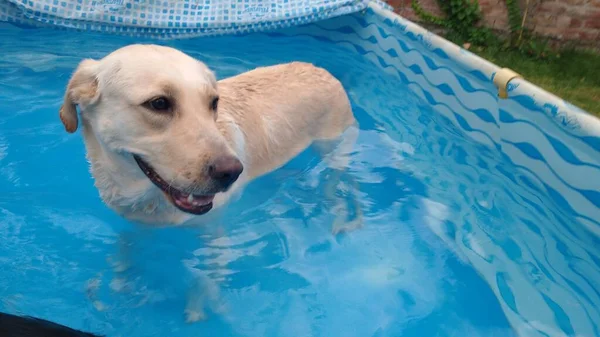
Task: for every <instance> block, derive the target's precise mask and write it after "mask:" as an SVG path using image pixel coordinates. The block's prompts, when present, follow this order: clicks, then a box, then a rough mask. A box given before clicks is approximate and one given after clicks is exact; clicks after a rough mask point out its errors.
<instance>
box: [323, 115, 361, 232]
mask: <svg viewBox="0 0 600 337" xmlns="http://www.w3.org/2000/svg"><path fill="white" fill-rule="evenodd" d="M357 138H358V127H357V126H356V125H353V126H351V127H349V128H348V129H346V131H344V133H342V135H341V136H340V137H339V138H338V139H332V140H319V141H316V142H315V143H314V148H315V149H316V151H317V152H318V153H319V155H320V156H321V158H322V159H323V161H324V162H325V164H326V165H327V167H329V168H330V169H331V175H330V176H329V177H328V178H327V179H326V181H325V197H326V198H327V199H328V200H331V201H333V202H334V204H335V205H334V207H333V209H332V212H333V213H334V214H335V219H334V221H333V224H332V227H331V232H332V234H333V235H337V234H339V233H342V232H350V231H353V230H356V229H359V228H361V227H362V226H363V221H362V209H361V205H360V203H359V202H358V199H357V197H356V192H357V191H358V190H359V188H358V183H357V182H356V180H355V179H354V177H353V176H352V174H351V173H350V172H349V171H348V165H349V164H350V156H351V153H352V150H353V147H354V144H355V143H356V140H357ZM342 178H344V179H342ZM343 180H347V181H348V183H349V185H350V186H349V188H348V189H349V191H348V192H349V194H350V198H351V201H350V203H351V205H352V206H353V207H354V210H355V216H354V217H353V219H352V220H348V214H349V212H348V208H349V206H350V205H349V204H348V202H347V201H346V200H344V198H341V197H338V196H337V195H336V192H337V190H338V188H339V187H340V186H341V183H342V181H343Z"/></svg>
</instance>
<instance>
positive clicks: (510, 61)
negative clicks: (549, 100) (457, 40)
mask: <svg viewBox="0 0 600 337" xmlns="http://www.w3.org/2000/svg"><path fill="white" fill-rule="evenodd" d="M472 51H473V52H474V53H476V54H478V55H479V56H481V57H483V58H485V59H487V60H489V61H490V62H492V63H495V64H497V65H498V66H500V67H506V68H510V69H512V70H514V71H516V72H517V73H519V74H521V75H522V76H523V77H524V78H525V79H526V80H527V81H529V82H531V83H533V84H535V85H537V86H539V87H541V88H543V89H544V90H546V91H548V92H551V93H553V94H554V95H556V96H558V97H561V98H563V99H565V100H567V101H568V102H570V103H572V104H574V105H576V106H578V107H580V108H582V109H584V110H586V111H588V112H590V113H592V114H594V115H596V116H599V117H600V53H594V52H590V51H578V50H568V51H562V52H560V54H559V55H558V57H556V56H554V57H552V58H549V59H534V58H531V57H527V56H525V55H523V54H522V53H520V52H518V51H510V50H508V51H507V50H495V48H494V49H493V48H488V49H483V48H477V47H475V48H473V49H472Z"/></svg>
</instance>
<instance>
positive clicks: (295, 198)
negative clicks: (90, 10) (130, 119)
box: [0, 28, 600, 337]
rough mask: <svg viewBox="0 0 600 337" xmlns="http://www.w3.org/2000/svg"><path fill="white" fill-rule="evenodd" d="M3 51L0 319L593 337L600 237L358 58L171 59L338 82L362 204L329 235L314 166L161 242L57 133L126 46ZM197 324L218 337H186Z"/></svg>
mask: <svg viewBox="0 0 600 337" xmlns="http://www.w3.org/2000/svg"><path fill="white" fill-rule="evenodd" d="M0 37H1V38H0V48H1V49H2V50H3V53H2V55H0V88H1V90H0V190H1V191H2V194H0V224H1V226H0V263H1V266H2V270H3V277H2V278H0V295H1V296H0V297H1V298H2V302H0V307H1V308H0V309H2V310H5V311H11V312H12V311H17V312H23V313H27V314H31V315H36V316H41V317H45V318H48V319H51V320H54V321H58V322H60V323H62V324H66V325H70V326H73V327H76V328H80V329H85V330H92V331H98V332H102V333H105V334H107V335H111V336H196V335H198V334H202V335H205V334H206V335H219V336H289V335H294V336H377V337H379V336H400V335H401V336H486V337H490V336H507V337H509V336H513V335H514V332H513V330H512V329H511V326H510V325H509V323H508V322H509V320H507V317H508V319H510V322H511V323H513V324H515V323H514V322H518V324H517V325H516V326H515V328H516V329H517V332H520V333H523V336H538V335H544V334H546V335H549V336H555V335H557V334H556V331H564V332H565V333H570V335H575V334H577V335H578V336H586V337H587V336H598V335H599V334H598V332H597V327H596V324H595V323H594V322H598V321H600V319H599V318H600V317H599V313H598V309H597V308H598V307H599V306H598V304H599V303H600V298H599V296H600V294H599V293H598V291H597V289H600V287H599V286H600V284H599V281H600V273H599V272H598V270H600V269H599V268H598V267H599V266H600V258H598V250H597V249H595V247H596V245H597V243H598V240H597V238H596V237H594V236H591V235H589V233H588V232H587V231H586V230H585V229H584V228H583V227H581V226H578V225H577V224H574V223H573V220H572V219H570V218H569V217H567V216H565V214H563V213H562V211H561V210H560V209H558V208H556V207H555V206H554V205H553V204H552V203H551V201H550V200H549V199H548V198H546V196H545V195H544V194H542V193H540V190H539V185H540V183H539V182H538V181H536V180H535V177H532V176H530V175H528V174H526V173H523V172H520V171H517V170H515V168H514V167H512V166H511V164H510V162H508V161H507V160H506V158H504V157H502V156H501V155H499V154H498V153H495V152H492V151H491V150H489V149H487V148H485V147H483V146H480V145H477V144H476V143H474V142H472V141H470V140H469V139H468V138H465V137H464V136H463V135H462V133H461V132H460V131H459V130H458V129H456V128H455V127H454V126H453V125H452V124H451V123H450V122H449V121H448V120H447V119H445V118H443V117H441V116H440V115H438V114H436V113H435V112H434V111H433V110H432V109H431V107H429V106H428V105H425V104H424V103H423V102H422V101H421V100H420V99H419V98H417V97H416V96H415V95H413V94H412V93H411V92H410V91H408V88H406V87H405V86H403V85H402V84H401V83H399V82H398V81H397V80H396V79H394V78H392V77H390V76H387V75H385V74H382V73H381V72H380V71H379V70H378V69H377V68H375V67H374V66H373V65H371V64H370V63H369V62H368V61H366V60H364V59H363V58H362V57H361V56H358V55H354V54H351V53H347V52H345V51H341V50H340V49H338V48H337V47H334V46H332V45H329V44H324V43H320V42H316V41H313V40H311V39H308V38H305V37H295V38H289V39H275V40H268V39H267V37H265V36H256V37H247V38H244V39H243V40H240V39H237V38H219V39H209V40H206V41H205V40H203V41H202V43H199V42H198V40H186V41H177V42H170V44H171V45H173V46H175V47H178V48H182V49H184V50H185V51H188V52H189V53H190V54H192V55H193V56H195V57H197V58H199V59H201V60H203V61H205V62H206V63H207V64H208V65H209V66H211V67H212V68H213V69H215V71H216V73H217V75H218V77H219V78H223V77H227V76H232V75H235V74H237V73H240V72H243V71H246V70H249V69H252V68H254V67H256V66H259V65H269V64H275V63H279V62H286V61H291V60H304V61H311V62H314V63H316V64H317V65H319V66H324V67H326V68H328V69H329V70H330V71H331V72H332V73H334V75H335V76H337V77H338V78H339V79H340V80H341V81H342V82H343V84H344V85H345V86H346V87H347V88H348V90H349V94H350V97H351V100H352V102H353V105H354V109H355V113H356V115H357V118H358V120H359V123H360V128H361V132H360V135H359V139H358V143H357V144H356V146H355V149H354V153H353V154H352V162H351V165H350V167H349V171H350V172H351V174H352V177H353V178H354V179H355V180H356V181H357V188H352V187H351V186H352V185H351V184H350V183H349V181H344V182H343V184H342V186H340V188H339V191H338V192H339V195H341V196H344V197H347V196H350V195H351V194H354V195H355V196H356V197H357V199H358V201H359V203H360V205H361V208H362V212H363V227H362V228H360V229H357V230H354V231H351V232H348V233H341V234H339V235H332V234H331V225H332V223H333V221H334V219H335V217H336V212H335V210H334V209H332V204H331V203H329V202H328V200H327V198H326V197H325V189H324V187H325V181H326V180H327V177H328V176H329V174H330V173H331V172H330V171H329V170H328V169H327V168H326V167H325V166H324V165H323V164H322V163H320V162H319V161H318V159H317V157H316V156H315V154H314V153H313V152H312V150H310V149H309V150H307V151H305V152H304V153H302V154H301V155H299V156H298V157H297V158H295V159H294V160H293V161H292V162H290V163H288V164H287V165H286V166H285V167H283V168H282V169H280V170H278V171H276V172H273V173H272V174H270V175H268V176H265V177H262V178H260V179H258V180H257V181H255V182H253V183H252V184H250V185H249V186H248V188H247V189H246V190H245V192H244V193H243V195H242V196H241V199H240V200H239V201H238V202H236V203H235V204H232V205H230V206H229V207H228V208H227V209H225V210H224V211H223V212H221V213H222V217H215V219H214V223H212V224H211V225H210V226H206V227H203V228H176V229H156V230H154V229H145V228H139V227H137V226H135V225H133V224H130V223H127V222H125V221H124V220H123V219H121V218H119V217H118V216H116V215H115V214H113V213H112V212H111V211H109V210H108V209H107V208H106V207H105V206H104V205H103V204H102V203H101V201H100V199H99V197H98V195H97V191H96V190H95V189H94V187H93V183H92V181H91V178H90V176H89V173H88V169H87V163H86V161H85V157H84V148H83V144H82V142H81V139H80V136H79V135H75V136H72V135H67V134H65V133H64V131H63V129H62V126H61V125H60V122H59V120H58V118H57V111H58V107H59V106H60V103H61V102H60V99H61V97H62V93H63V89H64V85H65V84H66V82H67V80H68V77H69V76H70V74H71V72H72V70H73V69H74V67H75V66H76V64H77V62H78V61H79V60H80V59H81V58H83V57H101V56H103V55H104V54H105V53H107V52H109V51H111V50H113V49H115V48H117V47H119V46H122V45H124V44H126V43H129V42H131V41H130V40H127V39H124V38H117V37H102V38H99V37H97V36H94V37H90V36H89V35H87V34H68V35H64V34H63V33H61V32H50V31H38V30H18V29H15V28H10V29H5V30H2V31H0ZM42 39H45V40H46V41H47V42H48V43H50V45H51V46H52V48H48V47H44V46H42V44H40V43H39V41H41V40H42ZM207 41H210V43H208V42H207ZM24 51H26V52H24ZM190 298H191V299H193V301H191V302H190V301H188V300H189V299H190ZM186 306H188V309H190V307H189V306H191V309H190V310H196V313H197V314H198V315H200V316H201V315H203V314H204V315H206V320H205V321H203V322H200V323H197V324H194V325H186V324H185V323H184V310H185V308H186ZM571 332H572V333H571Z"/></svg>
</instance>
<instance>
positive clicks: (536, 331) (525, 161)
mask: <svg viewBox="0 0 600 337" xmlns="http://www.w3.org/2000/svg"><path fill="white" fill-rule="evenodd" d="M179 3H180V4H181V5H182V6H185V5H186V4H187V5H189V4H194V3H197V2H193V1H182V2H179ZM229 3H234V2H228V4H229ZM285 3H286V4H287V3H289V2H287V1H286V2H285ZM302 3H303V5H302V6H300V7H299V10H298V11H296V10H295V9H293V8H292V7H293V6H292V5H290V6H291V7H289V8H287V9H288V10H289V11H288V12H286V14H284V15H282V16H280V17H268V16H261V15H262V14H261V10H260V8H259V10H253V11H246V12H244V13H242V14H241V15H242V17H241V19H240V17H238V23H237V24H233V25H232V24H230V23H229V24H225V23H223V22H220V21H218V20H216V21H214V20H213V21H211V23H210V24H206V25H205V24H204V23H203V21H202V20H200V21H198V20H199V19H198V18H194V20H196V21H194V22H193V25H192V23H191V22H189V25H190V26H193V27H192V28H190V27H186V26H185V25H186V24H187V23H186V21H185V18H183V19H182V18H180V17H178V16H177V17H175V18H174V19H173V20H170V19H169V18H170V16H171V13H169V11H167V12H165V13H163V12H162V10H161V11H158V12H155V11H149V12H148V13H143V11H142V13H140V11H139V10H138V12H136V13H134V14H135V17H137V18H141V17H144V18H145V17H148V16H150V17H151V15H152V14H154V15H155V19H156V18H157V17H158V18H159V19H160V20H154V21H152V22H141V21H140V22H138V21H134V20H137V19H135V18H134V16H133V14H131V13H130V14H127V11H128V10H131V8H130V7H128V6H129V2H126V1H123V0H115V1H112V0H100V1H82V0H77V1H68V2H63V1H48V2H47V4H49V5H47V4H46V2H43V1H42V2H36V3H33V2H31V1H12V0H11V1H7V0H0V21H8V22H12V23H15V24H19V25H29V26H36V27H48V26H52V27H55V28H60V29H79V30H93V31H101V32H108V33H115V34H127V35H134V36H143V37H156V38H161V39H165V38H167V39H168V38H181V37H189V36H200V35H205V36H210V35H221V34H233V33H235V34H245V33H250V32H260V31H267V30H270V31H271V32H272V33H271V34H272V36H276V35H278V34H279V35H282V36H283V35H309V36H312V37H315V38H318V39H322V40H326V41H329V42H331V43H335V44H337V45H340V46H343V47H346V48H348V49H349V51H351V52H356V53H359V54H361V55H363V56H364V57H365V58H367V59H369V60H370V61H372V62H373V63H374V64H375V65H377V66H378V67H380V68H381V69H383V70H384V71H385V72H387V73H389V74H390V75H392V76H394V77H396V78H398V80H399V83H402V85H405V86H408V87H409V88H411V90H412V91H413V92H414V93H415V94H416V95H417V96H418V97H420V98H421V99H422V100H423V102H426V103H427V104H429V105H431V106H432V107H434V109H435V110H436V111H437V112H439V113H440V114H442V115H444V116H445V117H447V118H448V119H449V120H450V121H452V122H453V123H454V124H455V125H456V126H457V127H458V128H460V130H462V131H463V132H464V133H465V134H466V135H467V136H468V137H470V138H471V139H473V140H474V141H476V142H479V143H481V144H484V145H486V146H488V147H489V148H490V149H492V150H494V151H495V153H497V155H498V156H503V157H505V158H507V159H508V160H510V161H511V162H512V163H513V164H514V165H515V166H516V167H518V169H519V170H520V171H521V177H527V178H526V179H523V178H519V177H513V176H509V177H508V178H509V179H510V180H511V181H512V182H514V183H515V184H519V185H526V186H527V187H528V188H530V189H531V190H532V191H535V192H536V193H538V194H543V195H544V196H546V197H547V199H548V200H550V202H551V203H552V206H553V208H556V209H557V210H559V211H560V212H562V213H563V214H567V215H568V217H569V218H570V219H571V220H572V223H571V224H568V225H569V226H577V227H580V228H582V230H584V231H587V232H588V233H589V235H590V236H597V235H598V234H600V222H599V219H600V121H599V120H598V119H596V118H595V117H593V116H591V115H590V114H589V113H587V112H585V111H582V110H580V109H579V108H577V107H575V106H573V105H571V104H569V103H568V102H566V101H564V100H562V99H560V98H559V97H556V96H554V95H552V94H550V93H548V92H546V91H544V90H542V89H540V88H538V87H536V86H535V85H533V84H531V83H529V82H527V81H526V80H523V79H518V78H517V79H514V80H512V81H510V82H509V83H508V98H506V99H501V98H499V97H498V88H497V87H496V86H495V85H494V83H493V79H494V76H495V75H496V74H497V73H498V72H499V71H500V68H499V67H497V66H496V65H494V64H492V63H489V62H487V61H485V60H483V59H481V58H479V57H477V56H476V55H474V54H472V53H470V52H469V51H467V50H465V49H463V48H461V47H459V46H457V45H455V44H452V43H450V42H448V41H446V40H444V39H443V38H441V37H439V36H437V35H435V34H433V33H431V32H429V31H427V30H425V29H423V28H422V27H420V26H418V25H417V24H414V23H412V22H410V21H408V20H405V19H403V18H402V17H400V16H398V15H396V14H395V13H393V12H392V11H391V10H390V8H389V7H388V6H386V5H385V4H384V3H382V2H379V1H377V2H369V1H341V0H340V1H323V2H321V1H314V2H313V3H314V4H315V5H314V6H313V7H310V6H309V7H305V5H306V4H305V2H302ZM309 3H310V1H309ZM78 6H83V7H85V8H84V9H85V10H81V9H77V8H78ZM86 6H87V7H86ZM194 6H196V7H194V8H196V9H198V8H199V6H198V5H194ZM286 6H287V5H286ZM303 6H304V7H303ZM63 7H64V8H66V9H67V10H65V11H63V12H61V8H63ZM64 8H63V9H64ZM155 9H156V8H155ZM163 10H164V9H163ZM180 10H181V11H182V13H186V9H185V7H183V8H181V9H180ZM190 10H191V7H190ZM98 11H100V12H102V13H103V14H101V15H99V14H98ZM59 14H60V15H59ZM120 14H123V15H120ZM188 14H189V13H188ZM238 14H239V12H238ZM86 15H91V16H94V18H95V20H92V21H85V17H86ZM190 15H191V14H190ZM192 16H193V15H192ZM204 17H207V16H206V15H205V16H204ZM208 18H209V21H210V16H208ZM267 18H268V19H269V20H270V21H268V22H267V21H265V20H266V19H267ZM127 20H129V21H127ZM373 99H377V96H376V95H374V97H373ZM481 184H484V182H482V183H481ZM484 187H485V186H484ZM434 230H435V232H436V233H437V234H438V235H440V236H441V237H442V239H443V240H444V241H445V242H447V243H449V244H450V245H454V249H455V250H457V251H459V252H460V253H461V255H462V256H463V258H464V259H466V260H468V261H465V262H467V263H469V264H470V265H472V266H473V267H474V268H475V269H476V270H477V271H478V272H479V273H480V274H481V275H482V277H483V278H484V279H485V280H486V281H487V282H488V284H489V285H490V287H491V288H492V289H493V291H494V292H495V294H496V296H497V298H498V299H499V302H500V303H501V305H502V308H503V310H504V312H505V314H506V316H507V317H508V319H509V321H510V322H511V325H512V326H513V327H514V328H515V330H516V331H517V332H519V333H520V335H522V336H596V335H598V328H597V327H596V325H595V323H594V320H595V319H594V317H595V315H596V314H597V309H594V308H590V307H586V305H580V304H577V303H593V302H594V300H597V299H598V298H600V295H599V294H598V293H597V291H594V290H593V288H594V285H593V284H592V285H589V284H588V285H580V286H578V288H577V289H579V290H577V291H576V294H575V295H573V292H567V291H565V290H564V289H566V288H570V289H575V288H574V286H573V284H570V283H568V280H566V279H555V280H554V281H555V282H551V283H548V284H546V285H543V286H541V287H532V286H530V284H529V283H530V280H531V277H530V276H531V275H523V278H522V279H517V278H515V277H514V276H513V278H512V279H510V278H507V277H506V275H508V274H510V275H519V273H520V272H519V271H514V270H513V271H510V273H509V272H508V271H507V268H513V267H514V265H511V263H510V262H509V261H510V260H514V256H509V255H511V254H513V255H514V254H516V253H514V252H515V250H514V249H513V251H512V253H511V251H508V250H505V251H500V250H499V251H493V252H492V251H490V250H486V249H482V248H481V247H480V246H479V244H480V243H481V242H484V241H485V240H487V239H488V238H487V237H486V236H485V233H484V231H482V230H478V229H473V228H466V227H464V226H463V227H461V228H458V229H456V231H455V232H452V231H448V230H444V229H443V228H437V229H434ZM548 242H550V243H548V244H555V245H557V246H558V245H559V244H558V243H556V242H552V240H548ZM558 248H559V250H560V247H558ZM516 249H517V251H518V248H516ZM518 252H519V254H522V255H523V256H520V258H521V260H526V258H525V257H524V255H526V254H525V253H524V252H523V250H521V251H518ZM567 253H568V252H565V254H567ZM531 254H532V255H533V253H531ZM567 255H568V254H567ZM527 258H530V256H528V257H527ZM580 260H581V261H585V263H588V262H589V261H592V262H589V263H591V264H592V265H586V268H592V269H593V268H596V269H597V268H598V266H599V265H600V261H595V260H594V261H593V257H589V256H586V257H585V258H582V259H580ZM592 269H590V270H592ZM503 271H506V272H503ZM546 276H547V277H549V278H550V279H552V277H551V276H548V275H546ZM528 277H529V278H528ZM595 281H598V279H596V280H595ZM565 282H567V283H565ZM590 287H591V288H590ZM540 289H542V290H540ZM474 296H476V294H475V295H474ZM590 296H591V298H592V300H590V299H589V298H588V299H587V300H584V301H582V300H581V299H582V298H585V297H590ZM586 301H587V302H586ZM574 303H576V304H574ZM561 308H569V310H568V311H565V310H562V309H561Z"/></svg>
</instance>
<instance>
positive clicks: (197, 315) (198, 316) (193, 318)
mask: <svg viewBox="0 0 600 337" xmlns="http://www.w3.org/2000/svg"><path fill="white" fill-rule="evenodd" d="M205 319H206V314H205V313H204V311H201V310H200V311H198V310H186V311H185V322H186V323H188V324H192V323H196V322H199V321H204V320H205Z"/></svg>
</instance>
